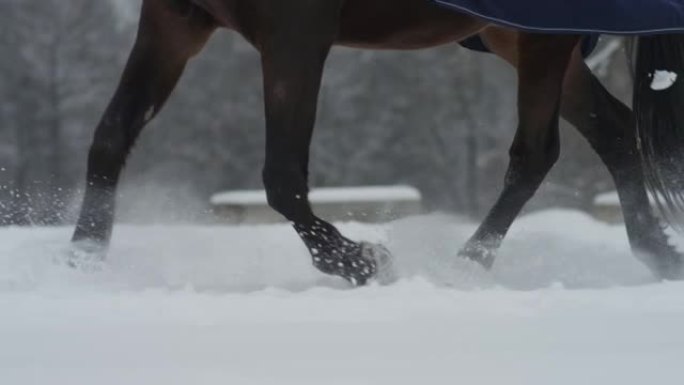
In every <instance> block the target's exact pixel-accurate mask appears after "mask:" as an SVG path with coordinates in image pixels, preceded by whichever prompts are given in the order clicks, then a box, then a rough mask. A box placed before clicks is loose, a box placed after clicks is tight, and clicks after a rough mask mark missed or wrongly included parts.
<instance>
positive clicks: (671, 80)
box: [651, 70, 677, 91]
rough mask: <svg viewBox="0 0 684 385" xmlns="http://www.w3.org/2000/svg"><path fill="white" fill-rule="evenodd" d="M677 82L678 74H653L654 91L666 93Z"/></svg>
mask: <svg viewBox="0 0 684 385" xmlns="http://www.w3.org/2000/svg"><path fill="white" fill-rule="evenodd" d="M676 81H677V73H676V72H672V71H666V70H656V71H655V72H654V73H653V81H652V82H651V89H652V90H654V91H664V90H666V89H668V88H670V87H672V85H673V84H675V82H676Z"/></svg>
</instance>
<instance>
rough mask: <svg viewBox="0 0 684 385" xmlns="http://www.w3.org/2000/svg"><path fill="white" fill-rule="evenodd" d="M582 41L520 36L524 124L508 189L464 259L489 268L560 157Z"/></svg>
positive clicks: (518, 134) (520, 97) (520, 106)
mask: <svg viewBox="0 0 684 385" xmlns="http://www.w3.org/2000/svg"><path fill="white" fill-rule="evenodd" d="M577 41H578V38H577V37H575V36H549V35H535V34H520V36H519V38H518V40H517V44H518V48H517V61H518V80H519V86H518V87H519V89H518V115H519V117H518V118H519V126H518V130H517V132H516V135H515V139H514V142H513V145H512V147H511V150H510V156H511V160H510V165H509V168H508V172H507V174H506V179H505V183H504V189H503V192H502V193H501V195H500V196H499V198H498V200H497V202H496V203H495V205H494V207H493V208H492V209H491V211H490V212H489V214H488V215H487V217H486V218H485V220H484V222H483V223H482V225H481V226H480V227H479V228H478V230H477V232H476V233H475V234H474V235H473V237H472V238H471V239H470V240H469V241H468V243H467V244H466V246H465V247H464V248H463V250H462V251H461V253H460V255H461V256H464V257H467V258H470V259H472V260H474V261H477V262H479V263H481V264H482V265H484V266H485V267H487V268H489V267H491V266H492V264H493V263H494V259H495V251H496V249H498V247H499V246H500V244H501V242H502V240H503V238H504V237H505V235H506V233H507V232H508V229H509V228H510V226H511V224H512V223H513V220H514V219H515V218H516V217H517V215H518V214H519V213H520V211H521V210H522V208H523V206H524V205H525V204H526V203H527V201H528V200H529V199H530V198H531V197H532V196H533V195H534V193H535V192H536V191H537V189H538V188H539V186H540V185H541V183H542V181H543V180H544V178H545V177H546V174H547V173H548V171H549V170H550V169H551V167H552V166H553V165H554V163H555V162H556V161H557V159H558V155H559V151H560V141H559V133H558V120H559V110H560V99H561V90H562V86H563V78H564V76H565V72H566V69H567V66H568V62H569V60H570V56H571V54H572V51H573V48H574V47H575V46H576V44H577Z"/></svg>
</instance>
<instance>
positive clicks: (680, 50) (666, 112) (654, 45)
mask: <svg viewBox="0 0 684 385" xmlns="http://www.w3.org/2000/svg"><path fill="white" fill-rule="evenodd" d="M634 48H635V51H634V55H633V58H635V59H636V60H633V70H634V113H635V117H636V127H637V145H638V146H637V147H638V151H639V153H640V154H641V158H642V161H643V167H644V173H645V176H646V184H647V187H648V189H649V190H650V192H651V194H652V197H653V198H654V201H655V202H656V204H657V206H658V208H659V210H660V212H661V214H662V215H663V217H664V218H665V219H666V220H667V221H668V222H670V224H672V225H673V226H674V227H676V228H678V229H680V230H682V229H684V220H683V219H684V34H682V35H674V34H668V35H654V36H642V37H639V38H636V43H635V47H634Z"/></svg>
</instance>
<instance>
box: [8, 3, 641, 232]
mask: <svg viewBox="0 0 684 385" xmlns="http://www.w3.org/2000/svg"><path fill="white" fill-rule="evenodd" d="M139 4H140V0H106V1H105V0H98V1H93V0H0V54H1V56H0V186H2V187H1V188H0V211H1V212H0V223H1V224H3V225H8V224H58V223H64V222H66V223H68V222H70V221H72V220H73V216H74V211H75V209H76V208H77V206H78V203H79V200H80V190H81V188H82V184H83V178H84V173H85V160H86V154H87V150H88V146H89V144H90V140H91V137H92V133H93V130H94V127H95V125H96V123H97V121H98V119H99V116H100V114H101V113H102V111H103V110H104V107H105V105H106V103H107V102H108V99H109V97H110V96H111V94H112V93H113V91H114V87H115V85H116V82H117V80H118V77H119V74H120V73H121V71H122V69H123V65H124V62H125V60H126V57H127V54H128V51H129V49H130V47H131V46H132V42H133V38H134V35H135V29H136V23H137V13H138V8H139ZM602 44H604V45H605V44H606V40H604V42H603V43H602ZM597 73H598V74H599V75H600V76H601V79H602V80H603V81H604V83H605V84H606V85H607V86H608V87H609V88H610V89H611V90H612V91H613V92H615V93H616V94H617V95H618V96H620V97H621V98H622V99H627V98H629V92H628V91H629V89H630V88H631V85H630V83H629V82H630V80H629V76H628V73H627V68H626V65H625V63H624V55H623V54H622V53H621V52H619V51H618V52H616V53H615V54H614V55H612V56H610V57H609V58H608V59H607V60H603V61H602V62H601V63H600V64H599V65H598V66H597ZM515 89H516V86H515V76H514V73H513V71H512V70H511V69H510V68H509V67H508V66H507V65H506V64H504V63H503V62H501V61H500V60H498V59H496V58H495V57H492V56H491V55H485V54H479V53H472V52H469V51H467V50H465V49H463V48H460V47H459V46H458V45H455V44H454V45H449V46H445V47H441V48H438V49H431V50H425V51H416V52H372V51H360V50H352V49H345V48H336V49H334V51H333V53H332V55H331V58H330V60H329V63H328V66H327V71H326V76H325V79H324V86H323V90H322V92H321V101H320V113H319V119H318V123H317V128H316V134H315V138H314V145H313V150H312V151H313V152H312V174H311V184H312V185H313V186H316V187H322V186H355V185H379V184H409V185H413V186H415V187H417V188H419V189H420V190H421V191H422V192H423V194H424V197H425V199H426V203H427V204H428V206H429V208H431V209H439V210H446V211H451V212H455V213H461V214H467V215H471V216H473V217H475V218H479V217H481V216H482V214H483V212H484V211H485V210H486V209H487V208H488V207H489V205H490V204H491V203H492V202H493V200H494V199H495V197H496V194H497V193H498V191H499V187H500V186H501V183H502V180H503V174H504V172H505V169H506V165H507V161H508V155H507V151H508V146H509V145H510V142H511V140H512V137H513V134H514V129H515V125H516V116H515ZM263 127H264V121H263V104H262V99H261V75H260V67H259V59H258V56H257V54H256V52H255V51H254V50H253V49H252V48H251V47H250V46H249V45H247V44H246V43H245V42H244V41H243V40H242V39H241V38H240V37H239V36H237V35H236V34H234V33H231V32H228V31H220V32H219V33H217V34H216V35H215V36H214V38H213V39H212V40H211V42H210V44H209V45H208V46H207V49H206V50H205V51H204V52H203V53H202V54H201V55H200V57H198V58H197V59H195V60H194V61H193V62H192V63H191V65H190V66H189V68H188V70H187V72H186V74H185V76H184V78H183V80H182V81H181V84H180V86H179V87H178V89H177V91H176V92H175V93H174V95H173V96H172V98H171V100H170V101H169V103H168V104H167V106H166V108H165V109H164V111H163V113H162V114H161V115H160V116H159V117H158V118H157V119H156V120H155V121H154V122H153V123H152V124H151V125H150V127H149V128H148V129H147V130H146V131H145V132H144V133H143V135H142V137H141V139H140V141H139V144H138V146H137V147H136V149H135V151H134V153H133V155H132V158H131V160H130V162H129V164H128V168H127V170H126V172H125V175H124V177H123V181H122V188H121V198H120V206H119V213H120V215H119V218H120V219H123V220H147V221H150V220H151V221H157V220H202V219H204V220H206V219H207V218H208V217H207V216H206V214H207V210H208V207H207V205H208V198H209V196H210V195H212V194H213V193H215V192H217V191H222V190H229V189H247V188H261V172H260V170H261V164H262V159H263V156H264V153H263V147H264V146H263V143H264V129H263ZM562 132H563V138H562V140H563V143H562V159H561V161H560V162H559V164H558V166H557V167H556V168H555V169H554V171H553V173H552V175H551V176H550V178H548V179H547V183H546V184H545V185H544V187H543V189H542V191H541V192H540V194H539V195H538V196H537V197H536V198H535V199H534V201H533V202H532V204H531V205H530V207H529V208H531V209H534V208H539V207H548V206H564V207H575V208H588V207H589V206H590V205H591V202H592V200H593V197H594V196H595V195H596V194H597V193H599V192H603V191H607V190H611V189H612V188H613V187H612V182H611V181H610V178H609V176H608V174H607V172H606V171H605V170H604V168H603V167H602V166H601V165H600V162H599V160H598V158H597V157H596V156H594V155H593V154H592V153H591V151H590V149H589V147H588V146H587V145H586V143H584V141H583V139H581V138H580V137H579V136H578V135H577V134H576V133H575V131H574V130H573V129H572V128H570V127H568V126H564V127H563V129H562ZM141 213H143V214H144V215H141Z"/></svg>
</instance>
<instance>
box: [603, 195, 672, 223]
mask: <svg viewBox="0 0 684 385" xmlns="http://www.w3.org/2000/svg"><path fill="white" fill-rule="evenodd" d="M649 201H650V202H651V207H652V208H653V211H654V213H655V214H656V215H658V216H659V215H660V213H659V211H658V209H657V207H658V206H657V204H656V202H655V200H654V198H653V196H650V195H649ZM592 215H593V216H594V217H595V218H596V219H599V220H602V221H604V222H608V223H622V222H623V217H622V206H621V205H620V198H619V197H618V193H617V191H609V192H606V193H603V194H599V195H597V196H596V197H595V198H594V207H593V210H592Z"/></svg>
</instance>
